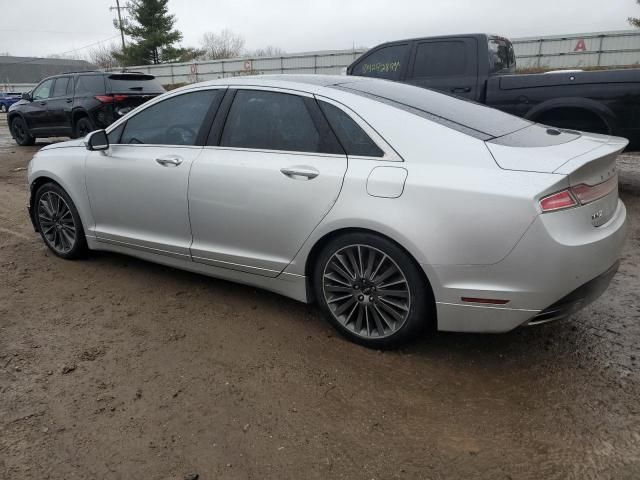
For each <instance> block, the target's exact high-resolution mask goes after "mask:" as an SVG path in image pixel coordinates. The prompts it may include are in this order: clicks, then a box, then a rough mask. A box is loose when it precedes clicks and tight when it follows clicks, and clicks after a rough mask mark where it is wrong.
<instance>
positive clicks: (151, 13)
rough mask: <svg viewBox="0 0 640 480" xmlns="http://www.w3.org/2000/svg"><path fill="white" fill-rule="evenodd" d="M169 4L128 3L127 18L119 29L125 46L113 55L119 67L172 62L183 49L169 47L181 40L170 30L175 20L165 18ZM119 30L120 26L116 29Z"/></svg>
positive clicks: (136, 0)
mask: <svg viewBox="0 0 640 480" xmlns="http://www.w3.org/2000/svg"><path fill="white" fill-rule="evenodd" d="M168 2H169V0H131V1H130V2H129V3H128V4H127V10H128V11H129V15H130V18H129V19H127V20H123V24H122V28H123V30H124V33H125V35H127V36H128V37H129V39H130V40H129V44H128V45H127V46H126V47H125V49H124V51H123V52H122V53H120V54H117V58H118V60H119V61H120V63H121V64H122V65H149V64H155V63H163V62H170V61H176V60H178V59H180V58H181V57H182V56H183V55H184V54H185V51H184V49H181V48H176V47H174V46H173V45H174V44H175V43H176V42H179V41H180V40H182V33H180V31H178V30H175V29H174V28H173V26H174V24H175V22H176V19H175V16H173V15H170V14H169V8H168V6H167V3H168ZM117 28H120V25H117Z"/></svg>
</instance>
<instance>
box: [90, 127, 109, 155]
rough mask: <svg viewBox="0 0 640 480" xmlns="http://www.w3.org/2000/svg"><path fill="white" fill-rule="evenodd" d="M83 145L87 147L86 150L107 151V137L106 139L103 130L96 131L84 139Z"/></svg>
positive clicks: (105, 133)
mask: <svg viewBox="0 0 640 480" xmlns="http://www.w3.org/2000/svg"><path fill="white" fill-rule="evenodd" d="M84 145H85V147H87V150H91V151H92V152H94V151H99V150H108V149H109V137H107V132H105V131H104V130H96V131H95V132H91V133H90V134H89V135H87V136H86V137H85V139H84Z"/></svg>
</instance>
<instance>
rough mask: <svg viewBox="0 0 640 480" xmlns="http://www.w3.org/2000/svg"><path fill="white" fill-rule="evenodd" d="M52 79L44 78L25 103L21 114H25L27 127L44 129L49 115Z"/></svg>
mask: <svg viewBox="0 0 640 480" xmlns="http://www.w3.org/2000/svg"><path fill="white" fill-rule="evenodd" d="M53 81H54V79H52V78H50V79H48V80H45V81H44V82H42V83H41V84H40V85H38V86H37V87H36V88H34V90H33V93H32V95H31V101H30V102H29V103H28V104H27V105H25V108H24V110H23V115H24V116H25V118H26V120H27V123H28V125H29V128H31V129H33V130H36V132H34V133H37V130H40V131H41V132H43V131H45V130H46V128H47V124H48V119H49V118H48V117H49V106H48V104H49V98H50V97H51V91H52V90H53Z"/></svg>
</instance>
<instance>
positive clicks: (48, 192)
mask: <svg viewBox="0 0 640 480" xmlns="http://www.w3.org/2000/svg"><path fill="white" fill-rule="evenodd" d="M33 209H34V214H35V215H34V216H35V220H36V222H37V226H38V230H39V231H40V235H41V236H42V239H43V240H44V243H45V244H46V245H47V247H49V249H50V250H51V251H52V252H53V253H55V254H56V255H57V256H59V257H62V258H65V259H73V258H78V257H80V256H82V255H83V254H84V253H85V252H86V251H87V240H86V238H85V236H84V230H83V228H82V222H81V221H80V215H78V210H77V209H76V207H75V205H74V204H73V202H72V201H71V198H69V195H67V192H65V191H64V190H63V189H62V188H61V187H60V186H59V185H57V184H55V183H46V184H44V185H42V186H41V187H40V188H39V189H38V191H37V192H36V196H35V202H34V206H33Z"/></svg>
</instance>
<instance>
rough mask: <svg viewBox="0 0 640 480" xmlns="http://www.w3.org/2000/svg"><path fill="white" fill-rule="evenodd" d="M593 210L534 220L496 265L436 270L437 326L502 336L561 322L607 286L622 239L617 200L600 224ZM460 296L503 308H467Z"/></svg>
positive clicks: (623, 213) (622, 215)
mask: <svg viewBox="0 0 640 480" xmlns="http://www.w3.org/2000/svg"><path fill="white" fill-rule="evenodd" d="M591 211H592V208H586V209H584V210H583V209H570V210H567V211H563V212H557V213H554V214H544V215H539V216H538V218H537V219H536V220H535V221H534V222H533V224H532V225H531V227H530V228H529V229H528V231H527V232H526V233H525V235H524V236H523V238H522V239H521V240H520V242H519V243H518V244H517V245H516V246H515V247H514V249H513V250H512V251H511V253H510V254H509V255H508V256H507V257H506V258H504V259H503V260H502V261H500V262H498V263H496V264H493V265H433V266H431V269H432V270H433V271H434V272H435V274H436V277H437V278H436V281H432V282H431V283H432V286H433V289H434V295H435V298H436V304H437V312H438V328H439V329H440V330H444V331H457V332H487V333H499V332H506V331H509V330H513V329H514V328H517V327H519V326H521V325H524V324H529V323H531V324H535V323H541V322H542V321H551V320H552V319H556V318H562V317H566V316H568V315H571V314H572V313H574V312H575V311H577V310H578V309H580V308H582V307H584V306H585V305H587V304H588V303H589V302H590V301H593V300H594V299H595V298H597V297H598V296H599V295H601V294H602V293H603V292H604V291H605V290H606V287H607V286H608V285H609V282H610V281H611V278H612V277H613V275H614V274H615V271H616V270H617V265H618V259H619V257H620V252H621V251H622V247H623V244H624V241H625V238H626V230H627V229H626V224H627V222H626V209H625V207H624V204H623V203H622V202H620V201H618V204H617V207H616V210H615V214H614V215H613V216H612V218H611V219H610V220H609V221H608V222H607V223H606V224H604V225H602V226H600V227H593V226H592V225H591V218H590V216H591ZM462 297H471V298H489V299H503V300H507V301H508V302H507V303H506V304H505V305H501V306H499V305H492V306H487V305H477V304H471V303H465V302H463V301H462Z"/></svg>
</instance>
